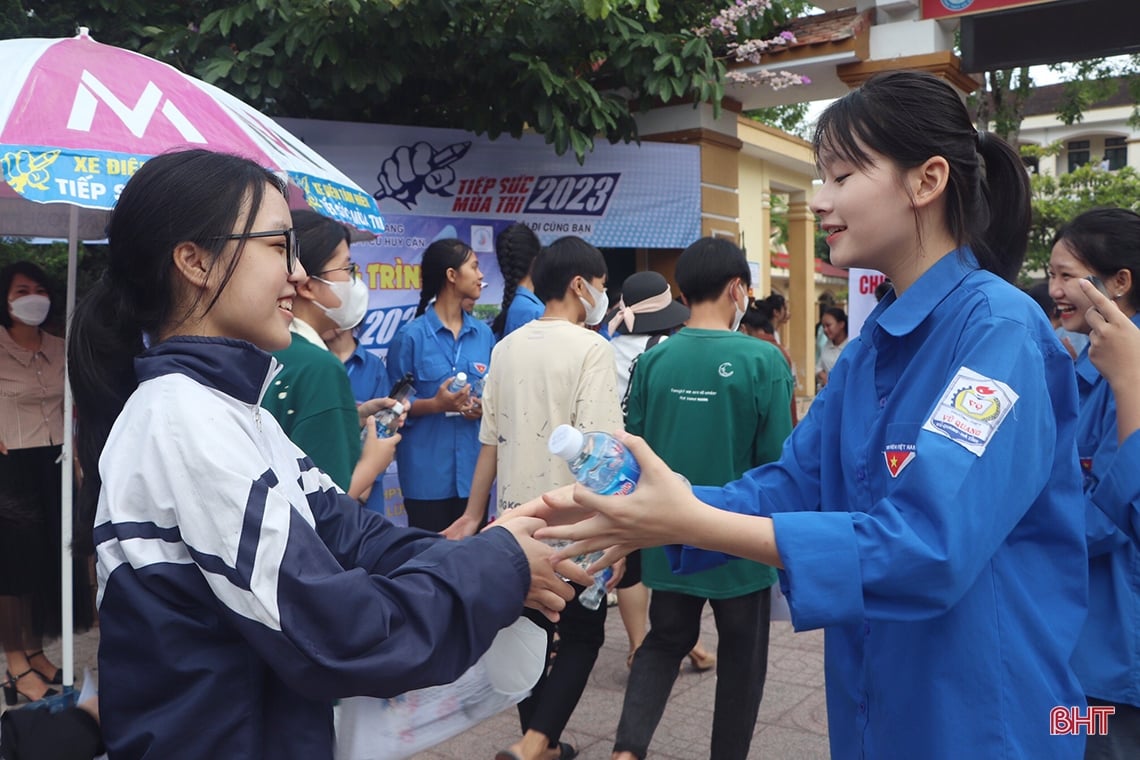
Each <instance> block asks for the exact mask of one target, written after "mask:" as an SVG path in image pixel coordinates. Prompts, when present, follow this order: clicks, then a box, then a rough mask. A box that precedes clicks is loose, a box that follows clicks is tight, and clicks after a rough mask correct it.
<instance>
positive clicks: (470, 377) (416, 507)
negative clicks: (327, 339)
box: [388, 238, 495, 531]
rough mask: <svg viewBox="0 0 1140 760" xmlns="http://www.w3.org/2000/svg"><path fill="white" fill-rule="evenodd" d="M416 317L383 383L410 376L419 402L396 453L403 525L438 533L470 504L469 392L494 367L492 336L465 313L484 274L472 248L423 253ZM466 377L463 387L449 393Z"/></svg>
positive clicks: (400, 338)
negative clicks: (404, 512) (404, 515)
mask: <svg viewBox="0 0 1140 760" xmlns="http://www.w3.org/2000/svg"><path fill="white" fill-rule="evenodd" d="M420 271H421V288H420V303H419V306H417V307H416V318H415V319H414V320H412V321H411V322H409V323H408V324H406V325H404V326H403V327H402V328H400V331H399V332H397V333H396V337H395V338H393V339H392V343H391V345H390V346H389V347H388V380H389V382H390V383H391V384H393V385H395V383H396V382H397V381H398V380H399V379H400V378H401V377H403V376H404V374H405V373H408V372H411V373H412V375H413V376H414V377H415V391H416V400H415V401H414V402H413V403H412V408H411V409H410V410H409V411H408V421H407V423H406V424H405V426H404V428H403V430H402V432H403V435H404V438H403V441H402V442H401V443H400V446H399V448H398V449H397V450H396V462H397V463H398V465H399V471H400V488H401V490H402V491H403V493H404V506H405V508H406V509H407V512H408V524H409V525H412V526H414V527H417V528H423V529H424V530H433V531H442V530H444V529H445V528H447V527H448V526H449V525H451V524H452V523H453V522H455V520H456V519H457V518H459V516H460V515H462V514H463V512H464V508H465V507H466V506H467V496H468V495H469V494H470V492H471V476H472V475H473V474H474V472H475V460H476V458H477V457H478V456H479V420H480V419H481V418H482V414H483V413H482V407H481V406H480V405H479V403H477V401H476V399H475V398H474V397H473V395H472V390H473V389H474V388H478V387H479V386H480V385H481V384H482V380H483V378H484V377H485V376H486V374H487V369H488V367H489V366H490V364H491V349H492V348H494V347H495V337H494V335H492V334H491V330H490V328H489V327H487V325H485V324H484V323H483V322H480V321H479V320H478V319H475V318H474V317H472V316H471V315H470V314H468V313H467V312H466V311H465V310H464V309H463V301H464V299H470V300H471V301H475V300H478V298H479V294H480V292H481V291H482V287H483V273H482V272H481V271H480V270H479V260H478V259H477V258H476V256H475V252H474V251H473V250H471V247H470V246H469V245H467V244H466V243H464V242H463V241H461V240H455V239H452V238H448V239H444V240H437V241H435V242H434V243H432V244H431V245H429V246H428V247H427V249H425V250H424V255H423V262H422V264H421V268H420ZM460 372H463V373H465V374H466V375H467V383H466V385H465V386H464V387H463V388H460V389H459V390H457V391H451V390H448V386H449V385H450V384H451V382H452V380H454V379H455V377H456V375H457V374H458V373H460Z"/></svg>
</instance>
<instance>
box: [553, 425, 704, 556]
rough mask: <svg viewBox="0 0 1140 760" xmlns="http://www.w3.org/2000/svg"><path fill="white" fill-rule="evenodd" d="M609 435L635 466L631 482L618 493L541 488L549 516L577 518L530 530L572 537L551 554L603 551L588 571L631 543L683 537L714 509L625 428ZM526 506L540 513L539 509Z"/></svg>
mask: <svg viewBox="0 0 1140 760" xmlns="http://www.w3.org/2000/svg"><path fill="white" fill-rule="evenodd" d="M615 437H616V438H617V439H618V440H619V441H621V442H622V443H623V444H625V446H626V448H627V449H629V451H630V453H631V454H632V455H633V457H634V459H635V460H636V461H637V464H638V465H639V467H640V469H641V475H640V477H639V479H638V481H637V488H636V489H634V490H633V491H632V492H631V493H627V494H624V495H621V496H602V495H600V494H596V493H594V492H592V491H590V490H589V489H587V488H585V487H583V486H582V485H580V484H579V485H577V486H574V487H573V489H572V490H570V489H566V488H562V489H558V490H555V491H551V492H550V493H547V494H544V495H543V500H544V502H545V503H546V506H547V507H548V508H549V510H550V511H549V514H550V515H551V521H552V522H555V523H557V522H561V520H560V518H559V516H558V513H559V512H560V511H561V510H566V511H567V513H568V514H569V515H571V516H573V517H574V518H576V519H577V520H578V521H577V522H574V523H572V524H568V525H550V526H548V527H546V528H542V529H541V530H539V531H538V532H537V533H536V534H535V535H536V537H537V538H541V539H544V540H548V539H556V540H567V541H573V542H574V543H572V544H570V545H569V546H566V547H564V548H562V549H559V550H558V552H557V553H556V554H555V558H556V559H561V558H566V557H575V556H578V555H581V554H589V553H591V552H597V551H601V552H603V555H602V557H601V558H600V559H599V560H598V561H596V562H594V563H593V564H592V565H591V566H590V567H589V568H587V570H588V571H590V572H596V571H598V570H600V569H601V568H604V567H607V566H609V565H612V564H613V563H614V562H616V561H617V560H618V559H620V558H622V557H625V556H626V555H627V554H629V553H630V552H632V551H634V550H635V549H642V548H645V547H647V546H662V545H666V544H679V543H688V542H689V541H688V540H687V539H688V538H689V537H690V536H691V535H692V531H693V529H694V526H695V525H697V523H698V520H699V518H700V517H701V515H702V513H703V512H706V511H707V510H713V509H714V508H713V507H710V506H708V505H705V504H702V503H701V502H700V501H699V500H698V499H697V498H696V497H695V496H694V495H693V492H692V489H691V488H690V487H689V486H688V484H687V482H686V481H685V480H683V479H682V478H679V477H677V473H675V472H673V470H671V469H670V468H669V465H667V464H665V462H663V461H662V460H661V458H660V457H658V456H657V455H656V454H654V453H653V450H652V449H650V448H649V444H647V443H646V442H645V441H644V440H643V439H641V438H638V437H637V436H633V435H629V434H628V433H617V434H615ZM532 511H534V512H535V513H536V514H543V513H544V510H541V509H532ZM714 511H715V510H714Z"/></svg>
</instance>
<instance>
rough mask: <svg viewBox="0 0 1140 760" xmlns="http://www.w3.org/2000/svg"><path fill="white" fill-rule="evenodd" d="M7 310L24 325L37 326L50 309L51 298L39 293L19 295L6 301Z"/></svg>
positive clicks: (45, 317)
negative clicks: (13, 299) (12, 299)
mask: <svg viewBox="0 0 1140 760" xmlns="http://www.w3.org/2000/svg"><path fill="white" fill-rule="evenodd" d="M8 311H10V312H11V314H12V316H13V317H15V318H16V319H18V320H20V321H21V322H23V323H24V324H25V325H31V326H33V327H39V326H40V325H42V324H43V323H44V320H45V319H47V315H48V312H49V311H51V299H50V298H48V297H47V296H41V295H29V296H20V297H19V298H17V299H16V300H15V301H9V302H8Z"/></svg>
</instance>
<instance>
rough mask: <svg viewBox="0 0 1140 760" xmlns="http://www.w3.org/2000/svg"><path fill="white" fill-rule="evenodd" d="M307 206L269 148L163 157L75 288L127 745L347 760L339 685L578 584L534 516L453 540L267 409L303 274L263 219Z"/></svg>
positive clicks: (104, 652)
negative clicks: (364, 497) (365, 497)
mask: <svg viewBox="0 0 1140 760" xmlns="http://www.w3.org/2000/svg"><path fill="white" fill-rule="evenodd" d="M291 225H292V223H291V220H290V213H289V207H288V204H287V203H286V200H285V193H284V188H283V186H282V185H281V184H280V183H279V181H278V179H277V177H275V176H274V175H273V174H271V173H269V172H267V171H265V170H263V169H262V168H261V167H259V166H258V165H257V164H255V163H253V162H251V161H248V160H246V159H243V158H238V157H235V156H228V155H222V154H217V153H211V152H208V151H203V150H191V151H184V152H176V153H169V154H165V155H161V156H157V157H155V158H152V159H150V160H148V161H147V162H146V163H145V164H144V165H143V166H142V168H141V169H139V171H138V172H137V173H136V174H135V175H134V176H133V177H132V178H131V180H130V181H129V182H128V183H127V185H126V187H125V188H124V190H123V192H122V194H121V196H120V198H119V201H118V204H117V205H116V207H115V209H114V211H113V212H112V215H111V222H110V226H109V230H108V242H109V262H108V270H107V272H106V274H105V275H104V276H103V278H102V279H101V280H100V281H99V282H98V283H97V284H96V285H95V287H94V288H93V289H92V291H91V292H90V293H89V294H88V295H87V296H86V298H85V299H84V300H83V302H82V304H80V306H79V307H78V308H77V310H76V313H75V318H74V319H75V321H74V328H73V330H74V333H73V336H72V340H71V342H70V345H69V356H68V358H69V362H70V367H71V372H72V375H71V382H72V385H73V387H74V390H75V397H76V402H77V407H78V410H79V417H80V428H79V441H78V448H79V461H80V464H81V465H82V468H83V473H84V479H83V486H82V493H81V510H82V514H83V515H84V516H85V518H86V519H85V520H81V523H80V527H81V528H82V529H84V530H83V535H81V536H80V537H79V538H80V541H81V542H83V543H88V544H91V543H93V544H94V545H95V548H96V553H97V558H98V577H99V600H100V643H99V676H100V679H99V680H100V693H99V698H100V717H101V720H102V725H103V731H104V737H105V739H106V743H107V747H108V750H109V754H110V756H111V757H115V758H127V759H128V760H129V759H130V758H143V757H148V758H149V757H200V758H206V757H219V758H220V757H235V758H236V757H251V758H252V757H273V758H285V759H286V760H288V759H289V758H305V759H306V760H309V759H311V758H321V759H325V760H331V758H332V757H333V720H332V703H333V700H335V699H337V698H340V697H346V696H350V695H372V696H378V697H390V696H393V695H396V694H400V693H402V692H406V691H408V690H411V689H415V688H420V687H423V686H427V685H430V684H438V683H446V682H448V681H451V680H454V679H455V678H456V677H457V676H459V675H460V674H461V673H463V672H464V670H466V669H467V668H468V667H469V666H470V665H471V664H472V663H473V662H474V661H475V659H476V658H477V657H478V656H479V655H480V654H481V653H482V652H483V651H484V650H485V649H486V648H487V647H488V645H489V644H490V642H491V640H492V638H493V637H494V635H495V633H496V632H497V631H498V629H500V628H502V627H503V626H506V625H508V624H510V623H511V622H512V621H514V620H515V619H516V618H517V617H518V615H519V614H520V613H521V611H522V608H523V605H524V601H525V602H526V603H527V604H530V605H532V606H536V607H539V608H542V609H546V610H547V611H550V614H552V615H555V614H556V613H555V612H553V611H552V610H554V609H558V608H561V607H562V606H563V605H564V600H565V599H569V598H570V597H571V595H572V593H573V591H572V589H571V587H570V586H568V585H566V584H564V583H562V582H561V581H560V580H558V578H557V577H555V576H554V575H553V570H554V567H553V566H552V565H551V564H550V562H549V549H548V548H547V547H545V546H544V545H543V544H541V543H539V542H537V541H535V540H533V538H531V536H530V535H528V533H529V532H532V531H533V530H534V528H535V524H533V523H532V524H530V525H526V526H525V527H524V526H520V527H513V526H512V527H509V528H499V527H496V528H492V529H489V530H487V531H485V532H484V533H481V534H480V535H478V536H474V537H472V538H471V539H468V540H467V541H464V542H460V543H455V542H449V541H446V540H444V539H442V538H439V537H437V536H434V535H431V534H428V533H424V532H421V531H415V530H410V529H406V528H397V527H394V526H392V525H391V524H390V523H387V522H386V521H385V520H384V519H383V518H382V517H381V516H379V515H377V514H376V513H374V512H370V511H368V510H364V509H361V508H360V507H359V505H357V504H356V503H355V502H354V501H351V500H349V498H348V497H347V496H345V494H343V493H342V492H341V490H340V489H339V488H337V487H336V485H335V484H334V483H333V482H332V480H331V479H329V477H328V475H326V474H325V473H323V472H322V471H321V470H320V469H319V468H317V467H316V466H314V465H313V462H312V460H311V459H309V457H308V456H307V455H306V453H305V452H304V451H302V450H301V449H299V448H297V446H296V445H294V444H293V443H292V442H291V441H290V440H289V438H288V437H287V436H286V435H285V433H284V432H282V430H281V427H280V425H278V424H277V421H276V420H275V419H274V418H273V416H272V415H270V414H268V413H265V412H263V411H262V409H261V407H260V406H259V401H260V399H261V397H262V396H263V395H264V394H266V393H268V392H272V391H271V390H270V389H271V388H272V383H273V378H274V376H275V374H276V372H277V362H276V360H274V359H273V357H272V356H270V355H269V354H268V353H267V352H269V351H279V350H281V349H284V348H285V347H286V346H288V345H289V342H290V337H291V335H290V332H289V324H290V323H291V322H292V320H293V314H292V309H293V306H294V303H295V301H296V296H297V287H298V285H299V284H300V283H301V282H302V281H303V279H304V277H305V272H304V271H303V268H302V267H297V268H296V269H295V270H294V271H293V273H292V274H290V273H289V272H288V270H287V266H286V259H287V255H288V247H287V243H286V240H285V237H284V236H283V235H282V236H265V237H259V236H251V235H249V233H257V232H259V231H262V230H275V229H286V228H289V227H290V226H291ZM231 235H232V236H233V237H232V238H230V237H228V236H231ZM219 236H223V237H219ZM148 346H149V347H148ZM558 570H559V572H561V573H563V574H564V575H567V576H568V577H573V578H581V579H583V580H588V579H589V578H588V576H584V575H581V574H578V575H575V569H574V568H573V567H572V566H571V565H569V564H567V565H564V566H559V568H558ZM492 588H493V589H494V590H495V592H494V593H487V589H492Z"/></svg>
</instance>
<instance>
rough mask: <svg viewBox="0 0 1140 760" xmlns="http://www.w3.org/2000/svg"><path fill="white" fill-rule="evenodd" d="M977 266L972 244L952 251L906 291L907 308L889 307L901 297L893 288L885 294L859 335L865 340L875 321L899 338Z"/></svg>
mask: <svg viewBox="0 0 1140 760" xmlns="http://www.w3.org/2000/svg"><path fill="white" fill-rule="evenodd" d="M977 269H978V260H977V259H976V258H974V253H973V251H971V250H970V249H969V248H959V249H957V250H955V251H951V252H950V253H948V254H946V255H945V256H943V257H942V258H941V259H939V260H938V261H937V262H936V263H935V264H934V266H932V267H930V269H927V270H926V271H925V272H924V273H923V274H922V276H921V277H919V278H918V280H917V281H916V282H915V283H914V284H913V285H911V286H910V288H908V289H907V291H906V293H904V294H903V296H902V297H903V298H905V299H906V308H898V309H891V310H889V311H888V309H889V308H890V306H891V305H892V304H893V303H895V301H897V300H899V299H898V297H897V296H896V295H895V292H894V291H893V290H892V291H891V292H890V293H888V294H887V295H886V296H884V297H883V300H882V301H881V302H879V305H878V306H876V307H875V309H874V311H872V312H871V315H870V316H869V317H868V318H867V322H866V323H865V324H864V326H863V330H862V332H861V333H860V336H861V337H863V339H864V341H866V340H867V339H868V338H869V337H870V336H869V335H863V333H866V332H868V331H869V330H873V329H874V327H875V325H878V326H879V327H881V328H882V329H883V330H884V331H885V332H886V333H888V334H889V335H893V336H894V337H896V338H899V337H902V336H903V335H907V334H909V333H910V332H911V331H913V330H914V329H915V328H916V327H918V326H919V325H920V324H922V322H923V320H925V319H926V318H927V317H929V316H930V315H931V314H932V313H933V312H934V310H935V309H936V308H938V304H940V303H942V301H943V300H945V299H946V297H947V296H949V295H950V294H951V293H952V292H953V291H954V289H955V288H957V287H958V284H959V283H960V282H962V280H964V279H966V277H967V275H969V274H970V273H971V272H974V271H976V270H977Z"/></svg>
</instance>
